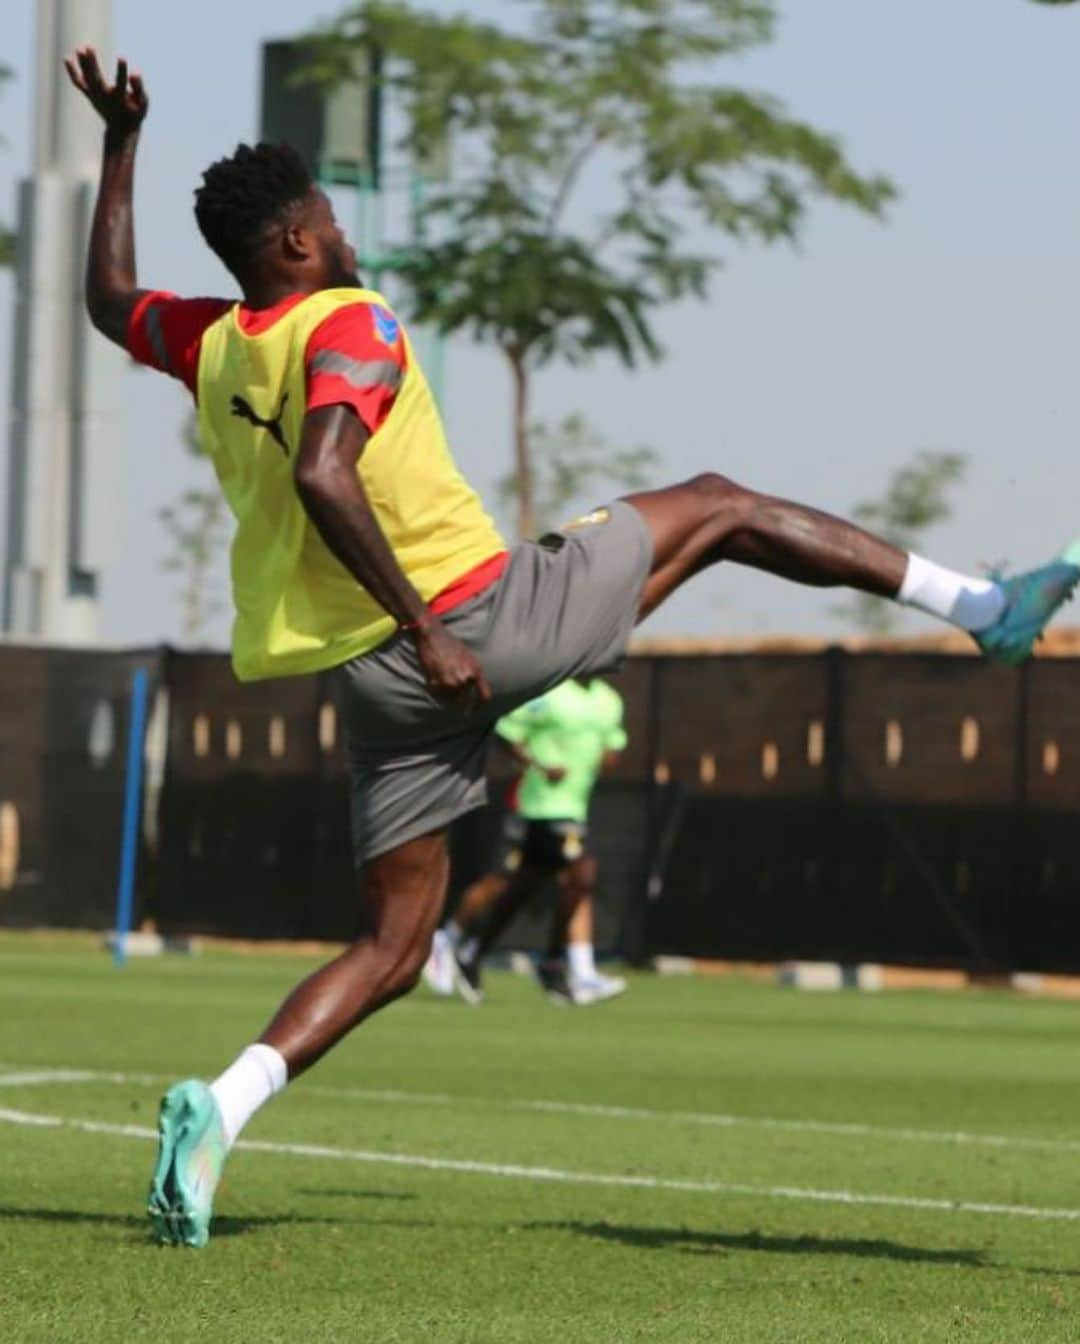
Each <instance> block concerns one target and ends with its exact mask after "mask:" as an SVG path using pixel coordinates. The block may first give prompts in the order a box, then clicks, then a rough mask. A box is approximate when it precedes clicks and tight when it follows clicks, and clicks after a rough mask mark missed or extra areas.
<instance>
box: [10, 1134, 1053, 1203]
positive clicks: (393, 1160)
mask: <svg viewBox="0 0 1080 1344" xmlns="http://www.w3.org/2000/svg"><path fill="white" fill-rule="evenodd" d="M0 1123H3V1124H11V1125H18V1126H21V1127H25V1128H37V1129H74V1130H79V1131H81V1132H83V1133H87V1134H104V1135H110V1136H115V1137H119V1138H128V1139H156V1137H157V1135H156V1133H155V1131H154V1130H152V1129H148V1128H146V1127H145V1126H143V1125H116V1124H108V1123H105V1122H103V1121H98V1120H80V1119H78V1118H70V1117H66V1116H59V1115H39V1114H35V1113H32V1112H28V1111H16V1110H9V1109H7V1108H0ZM236 1148H237V1149H238V1150H243V1151H246V1152H252V1153H269V1154H275V1155H282V1156H287V1157H306V1158H313V1159H320V1160H330V1161H336V1162H362V1163H368V1164H372V1165H381V1166H393V1167H409V1168H415V1169H419V1170H423V1171H448V1172H455V1173H459V1174H462V1175H470V1176H493V1177H501V1178H509V1179H512V1180H525V1181H543V1182H554V1183H558V1184H564V1185H596V1186H616V1187H620V1188H623V1189H638V1190H670V1191H675V1192H678V1193H681V1194H701V1195H743V1196H750V1197H752V1198H756V1199H786V1200H800V1201H805V1202H811V1203H817V1204H845V1205H860V1206H864V1207H874V1208H895V1209H917V1210H919V1211H921V1212H927V1213H952V1214H957V1213H959V1214H977V1215H987V1214H989V1215H991V1216H993V1217H1013V1218H1030V1219H1035V1220H1038V1221H1042V1222H1051V1221H1055V1222H1058V1221H1060V1222H1077V1221H1080V1209H1067V1208H1039V1207H1037V1206H1035V1205H1030V1204H997V1203H985V1202H981V1201H969V1200H949V1199H929V1198H925V1197H922V1196H917V1195H884V1194H864V1193H861V1192H859V1191H855V1190H815V1189H811V1188H806V1187H801V1186H786V1185H773V1186H762V1185H747V1184H743V1183H741V1182H735V1181H691V1180H679V1179H672V1178H669V1177H665V1176H648V1175H628V1174H625V1175H624V1174H619V1173H608V1172H591V1171H567V1170H561V1169H560V1168H557V1167H533V1166H522V1165H517V1164H514V1163H503V1162H483V1161H478V1160H470V1159H462V1158H449V1157H425V1156H423V1155H421V1154H417V1153H380V1152H375V1151H370V1150H366V1149H362V1148H331V1147H326V1146H323V1145H321V1144H311V1143H277V1142H269V1141H265V1140H247V1139H241V1140H240V1141H239V1142H238V1143H237V1144H236Z"/></svg>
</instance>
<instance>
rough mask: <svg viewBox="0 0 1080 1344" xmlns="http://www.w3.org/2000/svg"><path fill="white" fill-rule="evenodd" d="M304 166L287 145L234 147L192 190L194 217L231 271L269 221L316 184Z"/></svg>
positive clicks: (242, 263) (242, 261)
mask: <svg viewBox="0 0 1080 1344" xmlns="http://www.w3.org/2000/svg"><path fill="white" fill-rule="evenodd" d="M314 185H315V184H314V182H313V180H312V177H311V174H310V173H309V172H308V169H307V165H306V164H305V163H304V161H303V159H302V158H301V157H300V155H299V154H298V153H297V152H296V150H295V149H293V147H292V146H291V145H271V144H267V143H265V142H264V141H260V142H259V144H257V145H237V146H236V152H235V153H234V154H233V156H232V157H231V158H228V159H218V161H217V163H212V164H211V165H210V167H209V168H207V170H206V172H205V173H203V180H202V185H201V186H199V187H196V188H195V218H196V220H197V221H198V224H199V231H200V232H201V233H202V236H203V237H204V238H205V239H206V241H207V243H208V244H209V246H210V247H211V248H212V249H213V251H214V252H216V253H217V255H218V256H219V257H220V258H221V260H222V261H223V262H224V263H225V265H226V266H227V267H228V268H229V270H230V271H232V273H233V274H234V275H238V274H239V273H240V272H242V271H244V270H245V269H246V263H247V261H248V257H249V254H250V252H251V249H252V247H253V246H254V244H255V243H257V242H258V240H259V237H260V235H261V234H262V232H263V230H264V229H265V228H266V226H267V225H268V224H272V223H273V222H274V221H275V220H279V219H281V218H282V216H283V215H284V214H285V213H286V212H287V211H288V209H289V207H290V206H291V205H295V204H296V202H297V201H302V200H303V199H304V197H305V196H307V194H308V193H309V192H310V191H311V190H312V188H313V187H314Z"/></svg>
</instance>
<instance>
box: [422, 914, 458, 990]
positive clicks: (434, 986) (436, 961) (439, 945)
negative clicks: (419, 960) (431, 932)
mask: <svg viewBox="0 0 1080 1344" xmlns="http://www.w3.org/2000/svg"><path fill="white" fill-rule="evenodd" d="M424 982H425V984H426V985H427V987H428V988H429V989H430V990H431V991H432V993H433V994H438V995H439V997H440V998H444V999H446V998H449V997H450V996H451V994H453V992H454V953H453V949H452V948H451V946H450V939H449V938H448V937H447V936H446V930H445V929H436V930H435V937H434V938H433V939H432V940H431V952H430V954H429V955H428V959H427V961H426V962H425V963H424Z"/></svg>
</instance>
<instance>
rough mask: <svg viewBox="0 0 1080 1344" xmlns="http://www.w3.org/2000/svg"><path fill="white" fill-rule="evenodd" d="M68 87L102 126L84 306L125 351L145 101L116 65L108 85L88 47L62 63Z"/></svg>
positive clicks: (134, 299)
mask: <svg viewBox="0 0 1080 1344" xmlns="http://www.w3.org/2000/svg"><path fill="white" fill-rule="evenodd" d="M64 65H65V67H66V69H67V72H68V77H69V78H70V80H71V82H72V84H74V86H75V87H76V88H77V89H78V90H79V92H80V93H81V94H83V95H84V97H85V98H86V99H87V100H88V101H89V103H90V105H91V106H92V107H93V108H94V110H95V111H96V112H97V114H98V115H99V116H100V117H101V119H102V121H103V122H104V123H105V145H104V151H103V156H102V161H101V179H100V182H99V185H98V197H97V204H96V205H95V207H94V220H93V225H92V227H91V230H90V248H89V253H88V256H87V263H86V307H87V310H88V311H89V313H90V320H91V321H92V322H93V324H94V326H95V327H97V329H98V331H100V332H101V333H102V334H103V335H105V336H107V337H108V338H109V340H110V341H115V342H116V344H117V345H120V346H123V347H124V348H125V349H126V348H127V330H128V322H129V320H130V318H131V314H132V311H133V309H134V308H135V305H136V304H137V303H138V301H139V299H140V298H141V297H142V295H143V293H144V291H143V290H140V289H139V288H138V287H137V282H136V269H135V211H134V205H133V202H132V187H133V184H134V180H135V153H136V150H137V149H138V145H139V131H140V129H141V127H142V123H143V118H144V117H145V116H146V112H147V108H148V107H149V101H148V99H147V97H146V90H145V89H144V88H143V82H142V79H141V77H140V76H139V75H138V74H136V73H132V74H131V75H129V74H128V68H127V62H126V61H123V60H121V61H118V62H117V63H116V81H115V83H114V84H112V85H109V84H107V83H106V82H105V78H104V76H103V75H102V73H101V66H100V65H99V63H98V58H97V53H96V52H95V51H94V49H93V47H80V48H79V49H78V50H77V51H76V52H75V53H74V55H73V56H71V57H69V58H68V59H67V60H65V61H64Z"/></svg>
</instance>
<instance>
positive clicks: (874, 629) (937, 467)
mask: <svg viewBox="0 0 1080 1344" xmlns="http://www.w3.org/2000/svg"><path fill="white" fill-rule="evenodd" d="M967 465H968V463H967V457H966V455H965V454H963V453H927V452H924V453H919V454H917V455H916V457H915V459H914V460H913V461H912V462H909V463H908V464H907V465H906V466H903V467H901V468H900V469H899V470H898V471H896V472H894V474H893V476H892V478H891V479H890V481H889V484H888V485H887V486H886V488H885V491H884V493H883V494H882V495H881V496H880V497H879V498H877V499H868V500H863V501H861V502H860V503H858V504H856V505H855V507H854V508H853V509H852V511H851V516H852V518H853V519H854V520H855V521H856V522H857V523H861V524H862V526H863V527H865V528H867V529H869V530H870V531H872V532H876V533H877V535H878V536H880V537H883V538H884V539H885V540H886V541H889V542H891V543H892V544H893V545H894V546H898V547H899V548H900V549H901V550H903V551H913V550H915V549H916V548H917V547H918V545H919V543H920V542H921V540H922V538H923V537H924V536H925V534H926V533H927V532H928V531H929V530H930V529H931V528H932V527H934V526H935V525H936V524H937V523H942V522H944V521H945V520H946V519H947V518H949V517H951V516H952V503H951V501H950V499H949V492H950V490H951V488H952V487H953V486H954V485H959V484H960V483H961V482H962V481H963V479H964V476H965V475H966V473H967ZM837 611H838V614H840V615H843V616H845V617H846V618H847V619H848V620H850V621H851V623H852V624H853V625H854V626H855V627H856V629H858V630H862V631H864V632H865V633H866V634H870V635H887V634H889V633H890V632H891V631H892V630H893V629H894V628H895V625H896V616H897V609H896V604H895V603H893V602H887V601H886V600H885V599H884V598H881V597H872V596H871V595H870V594H868V593H859V594H857V595H856V597H855V598H854V599H853V600H852V601H851V603H849V604H848V605H847V606H845V607H841V608H838V609H837Z"/></svg>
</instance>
